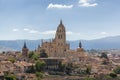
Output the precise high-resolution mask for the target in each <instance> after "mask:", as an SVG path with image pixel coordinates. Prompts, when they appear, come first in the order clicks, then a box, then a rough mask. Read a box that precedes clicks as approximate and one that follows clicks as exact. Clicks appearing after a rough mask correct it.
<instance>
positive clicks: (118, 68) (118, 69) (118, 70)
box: [113, 66, 120, 74]
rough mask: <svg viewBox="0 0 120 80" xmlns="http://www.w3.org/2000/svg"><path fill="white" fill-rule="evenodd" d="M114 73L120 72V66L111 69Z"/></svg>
mask: <svg viewBox="0 0 120 80" xmlns="http://www.w3.org/2000/svg"><path fill="white" fill-rule="evenodd" d="M113 71H114V72H115V73H116V74H120V66H118V67H117V68H116V69H114V70H113Z"/></svg>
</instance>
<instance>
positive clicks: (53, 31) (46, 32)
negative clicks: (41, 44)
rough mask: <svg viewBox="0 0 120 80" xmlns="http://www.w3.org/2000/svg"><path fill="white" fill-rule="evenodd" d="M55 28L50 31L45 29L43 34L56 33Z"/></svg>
mask: <svg viewBox="0 0 120 80" xmlns="http://www.w3.org/2000/svg"><path fill="white" fill-rule="evenodd" d="M55 32H56V31H55V30H49V31H44V32H41V34H46V35H49V34H55Z"/></svg>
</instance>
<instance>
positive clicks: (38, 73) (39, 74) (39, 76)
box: [35, 72, 43, 79]
mask: <svg viewBox="0 0 120 80" xmlns="http://www.w3.org/2000/svg"><path fill="white" fill-rule="evenodd" d="M35 74H36V76H37V77H38V78H40V79H41V78H43V74H42V73H41V72H36V73H35Z"/></svg>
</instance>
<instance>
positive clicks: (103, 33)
mask: <svg viewBox="0 0 120 80" xmlns="http://www.w3.org/2000/svg"><path fill="white" fill-rule="evenodd" d="M100 34H102V35H106V34H108V33H107V32H101V33H100Z"/></svg>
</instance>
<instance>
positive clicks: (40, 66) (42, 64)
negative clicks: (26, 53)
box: [35, 61, 46, 72]
mask: <svg viewBox="0 0 120 80" xmlns="http://www.w3.org/2000/svg"><path fill="white" fill-rule="evenodd" d="M45 65H46V63H45V62H44V61H37V62H36V63H35V68H36V71H38V72H41V71H43V70H44V67H45Z"/></svg>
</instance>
